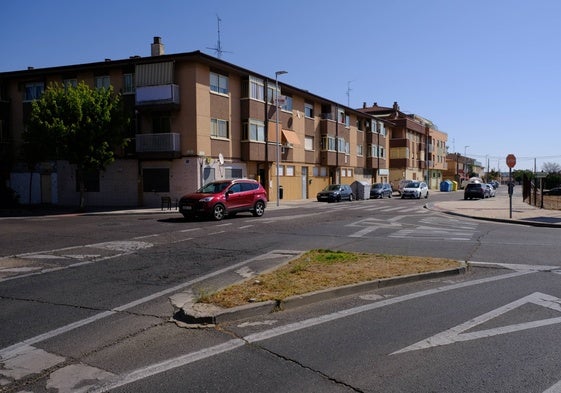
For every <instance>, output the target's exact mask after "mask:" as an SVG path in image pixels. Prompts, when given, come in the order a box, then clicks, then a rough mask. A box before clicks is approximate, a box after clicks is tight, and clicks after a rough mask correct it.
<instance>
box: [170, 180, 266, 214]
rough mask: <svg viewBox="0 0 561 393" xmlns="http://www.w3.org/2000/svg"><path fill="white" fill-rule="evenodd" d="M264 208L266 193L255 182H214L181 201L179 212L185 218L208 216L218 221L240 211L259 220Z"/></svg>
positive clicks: (185, 196)
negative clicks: (250, 214)
mask: <svg viewBox="0 0 561 393" xmlns="http://www.w3.org/2000/svg"><path fill="white" fill-rule="evenodd" d="M266 204H267V191H265V189H264V188H263V186H262V185H261V184H260V183H259V182H257V181H255V180H250V179H234V180H217V181H214V182H211V183H208V184H206V185H205V186H204V187H202V188H200V189H199V190H197V192H195V193H193V194H187V195H184V196H183V197H181V199H180V200H179V211H180V212H181V214H183V216H184V217H185V218H191V217H198V216H210V217H212V218H213V219H215V220H216V221H219V220H222V219H223V218H224V216H225V215H229V216H233V215H235V214H236V213H238V212H243V211H249V212H252V213H253V215H254V216H255V217H261V216H262V215H263V213H264V212H265V206H266Z"/></svg>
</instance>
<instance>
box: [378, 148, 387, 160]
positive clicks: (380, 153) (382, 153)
mask: <svg viewBox="0 0 561 393" xmlns="http://www.w3.org/2000/svg"><path fill="white" fill-rule="evenodd" d="M378 156H379V157H380V158H386V149H385V148H383V147H382V146H378Z"/></svg>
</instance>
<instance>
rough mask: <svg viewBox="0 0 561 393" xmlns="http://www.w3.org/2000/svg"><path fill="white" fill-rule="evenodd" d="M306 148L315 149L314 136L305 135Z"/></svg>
mask: <svg viewBox="0 0 561 393" xmlns="http://www.w3.org/2000/svg"><path fill="white" fill-rule="evenodd" d="M304 150H314V137H312V136H306V137H304Z"/></svg>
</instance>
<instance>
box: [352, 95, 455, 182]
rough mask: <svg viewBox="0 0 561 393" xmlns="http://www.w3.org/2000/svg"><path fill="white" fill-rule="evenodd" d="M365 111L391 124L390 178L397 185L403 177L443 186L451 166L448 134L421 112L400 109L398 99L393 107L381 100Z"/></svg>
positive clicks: (364, 106)
mask: <svg viewBox="0 0 561 393" xmlns="http://www.w3.org/2000/svg"><path fill="white" fill-rule="evenodd" d="M360 111H361V112H363V113H367V114H370V115H372V116H374V117H376V118H377V119H384V120H385V121H387V122H388V123H389V124H391V126H390V130H391V132H390V135H389V180H390V182H391V183H392V185H393V186H394V188H396V187H397V185H398V184H399V182H400V181H401V180H406V179H407V180H423V181H425V182H426V183H427V184H428V185H429V188H431V189H439V185H440V182H441V181H442V180H443V176H442V173H443V171H445V170H446V168H447V162H446V152H447V148H446V143H447V140H448V135H447V134H446V133H445V132H442V131H439V130H438V129H437V127H436V126H435V125H434V123H433V122H431V121H430V120H427V119H425V118H423V117H421V116H419V115H414V114H406V113H403V112H402V111H400V108H399V105H398V103H397V102H394V104H393V106H392V107H382V106H379V105H378V104H377V103H374V104H373V105H372V106H370V107H368V106H367V105H366V103H363V107H362V108H361V109H360Z"/></svg>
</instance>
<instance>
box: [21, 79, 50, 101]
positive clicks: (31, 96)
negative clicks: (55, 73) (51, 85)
mask: <svg viewBox="0 0 561 393" xmlns="http://www.w3.org/2000/svg"><path fill="white" fill-rule="evenodd" d="M44 90H45V84H44V83H43V82H37V83H26V85H25V97H24V101H33V100H37V99H39V98H41V95H42V94H43V91H44Z"/></svg>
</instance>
